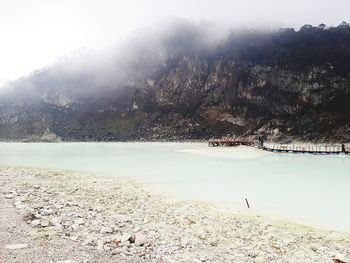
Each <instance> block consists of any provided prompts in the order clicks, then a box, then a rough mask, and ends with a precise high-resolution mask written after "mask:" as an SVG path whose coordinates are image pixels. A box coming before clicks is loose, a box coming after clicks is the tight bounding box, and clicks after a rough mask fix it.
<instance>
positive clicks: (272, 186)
mask: <svg viewBox="0 0 350 263" xmlns="http://www.w3.org/2000/svg"><path fill="white" fill-rule="evenodd" d="M187 149H196V151H197V152H199V151H202V150H203V151H206V152H208V151H211V156H206V155H200V154H193V153H192V154H191V153H185V152H182V151H183V150H187ZM215 151H216V150H215V148H211V149H210V150H208V147H207V144H204V143H203V144H201V143H178V144H175V143H164V144H163V143H58V144H45V143H29V144H26V143H0V165H3V166H24V167H38V168H59V169H68V170H75V171H83V172H90V173H96V174H108V175H115V176H130V177H133V178H135V179H136V180H139V181H140V182H143V183H145V184H146V185H147V186H149V187H150V188H151V189H154V191H161V192H163V193H166V194H169V195H173V196H176V197H179V198H183V199H192V200H202V201H210V202H214V203H220V204H226V205H232V206H233V207H235V208H238V209H244V207H245V202H244V199H245V198H248V199H249V201H250V203H251V206H252V208H253V211H254V212H258V213H265V214H266V213H267V214H270V215H275V216H278V217H282V218H289V219H292V220H294V221H296V222H304V223H306V224H309V225H314V226H320V227H325V228H330V229H337V230H342V231H350V189H349V188H350V156H314V155H293V154H266V155H265V154H262V155H259V154H258V155H256V154H253V153H249V152H248V153H241V154H239V155H237V154H235V155H230V154H229V153H227V154H226V155H225V156H223V155H222V154H220V155H218V156H215Z"/></svg>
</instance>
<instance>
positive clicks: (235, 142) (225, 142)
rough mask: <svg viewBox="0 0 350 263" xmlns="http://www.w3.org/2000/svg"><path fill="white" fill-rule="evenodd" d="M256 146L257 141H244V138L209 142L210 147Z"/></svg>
mask: <svg viewBox="0 0 350 263" xmlns="http://www.w3.org/2000/svg"><path fill="white" fill-rule="evenodd" d="M254 144H255V141H253V140H249V139H244V138H221V139H210V140H209V142H208V145H209V147H215V146H238V145H246V146H252V145H254Z"/></svg>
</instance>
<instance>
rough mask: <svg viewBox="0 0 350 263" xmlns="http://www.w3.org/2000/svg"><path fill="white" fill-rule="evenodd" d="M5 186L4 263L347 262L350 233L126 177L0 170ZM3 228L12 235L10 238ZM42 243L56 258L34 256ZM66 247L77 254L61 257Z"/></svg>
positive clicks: (0, 255)
mask: <svg viewBox="0 0 350 263" xmlns="http://www.w3.org/2000/svg"><path fill="white" fill-rule="evenodd" d="M0 184H1V189H2V190H1V191H0V200H1V202H2V203H3V204H6V206H4V205H3V206H2V207H8V209H10V208H11V209H12V211H13V213H17V215H18V216H19V217H18V218H17V220H16V219H15V218H14V219H12V218H7V217H8V216H11V215H10V214H9V215H6V213H2V217H1V218H0V223H1V224H0V233H4V234H5V235H4V236H6V237H8V238H7V239H6V238H5V239H6V240H0V259H4V260H5V261H4V262H17V261H15V260H14V259H13V256H14V255H15V256H16V257H17V258H18V257H19V258H21V257H22V258H23V259H30V258H32V259H33V258H34V259H35V260H34V261H35V262H49V261H52V262H60V261H61V262H63V261H62V260H71V261H70V262H91V263H92V262H106V261H111V260H113V261H116V262H160V263H161V262H162V263H173V262H276V261H279V262H331V261H332V259H335V258H337V259H341V260H343V261H345V262H346V260H349V259H350V251H349V249H348V248H349V247H350V235H349V234H347V233H341V232H336V231H327V230H322V229H317V228H312V227H307V226H303V225H301V224H295V223H290V222H288V221H284V220H282V221H275V220H270V219H267V218H266V217H263V216H258V215H248V214H244V213H233V212H232V211H225V210H221V209H219V208H218V207H215V205H213V204H209V203H207V202H194V201H192V202H191V201H175V200H168V199H166V198H163V197H161V196H159V195H154V194H151V193H150V192H148V191H147V190H145V187H143V186H142V184H140V183H135V181H134V180H132V179H130V178H128V177H125V178H119V177H111V176H96V175H92V174H84V173H78V172H69V171H59V170H48V169H45V170H44V169H28V168H11V167H7V168H5V167H0ZM2 209H4V208H2ZM2 212H4V211H2ZM12 221H13V222H12ZM6 223H7V224H10V223H14V224H15V227H14V228H10V230H11V231H9V229H8V225H5V224H6ZM16 233H17V234H16ZM17 239H19V240H17ZM22 239H23V240H22ZM9 243H11V244H9ZM42 243H45V245H44V247H45V248H46V249H48V250H49V251H52V254H50V255H46V254H45V253H44V254H43V253H35V252H37V250H38V249H39V248H40V249H42V245H41V244H42ZM9 245H22V246H24V247H23V248H17V249H16V246H15V248H13V249H10V248H9V247H8V246H9ZM58 245H59V247H57V246H58ZM67 245H69V247H72V248H74V251H71V250H70V249H69V247H67V251H68V252H63V251H64V250H62V247H63V248H64V247H65V246H67ZM17 247H18V246H17ZM57 249H58V250H57ZM59 251H61V252H59ZM23 262H25V261H23Z"/></svg>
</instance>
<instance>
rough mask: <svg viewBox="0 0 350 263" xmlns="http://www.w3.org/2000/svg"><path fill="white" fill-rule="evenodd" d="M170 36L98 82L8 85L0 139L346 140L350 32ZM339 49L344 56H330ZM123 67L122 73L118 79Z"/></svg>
mask: <svg viewBox="0 0 350 263" xmlns="http://www.w3.org/2000/svg"><path fill="white" fill-rule="evenodd" d="M195 30H197V28H195ZM196 32H197V31H196ZM187 33H188V32H187ZM192 33H193V32H192ZM190 35H191V36H192V35H195V34H190ZM320 37H321V38H322V37H323V38H324V42H325V43H326V44H325V43H324V42H322V43H323V44H322V43H318V42H317V41H318V40H319V39H320ZM178 38H179V36H178V35H175V36H174V35H171V38H170V39H171V44H172V45H170V47H169V45H164V42H165V43H168V42H166V41H164V38H161V39H162V44H163V46H162V49H161V50H158V49H156V50H154V51H152V52H153V53H152V52H150V51H145V50H144V49H142V52H141V54H142V57H137V56H134V57H133V59H132V60H128V61H127V62H123V61H120V60H119V61H118V60H116V61H118V63H116V65H115V66H114V67H112V69H106V72H104V76H105V79H109V81H105V82H104V84H100V83H98V82H97V81H96V77H95V76H94V75H93V74H88V73H86V72H83V73H84V74H81V73H79V74H76V75H73V77H72V75H70V76H69V78H68V77H67V73H66V72H63V73H62V72H61V73H60V74H53V72H54V69H47V70H46V71H44V72H41V73H40V74H41V75H40V74H39V73H38V74H35V75H34V76H32V77H31V79H30V85H29V84H28V79H26V80H21V81H20V82H17V83H15V84H14V85H13V87H12V88H9V89H8V90H7V91H6V92H4V93H3V94H2V96H1V99H0V100H1V105H0V137H1V138H3V139H12V140H58V139H62V140H83V141H85V140H98V141H100V140H103V141H111V140H194V139H208V138H210V137H221V136H257V135H259V136H264V137H266V139H272V140H281V141H290V140H303V141H344V142H349V141H350V117H349V111H350V74H349V72H350V66H349V61H350V27H346V26H344V25H343V27H337V28H331V29H324V28H322V29H321V28H314V27H311V28H309V27H308V28H307V29H305V28H304V29H302V30H300V31H297V32H295V31H290V30H284V31H282V32H272V33H264V34H257V33H250V34H247V35H245V36H241V35H239V36H237V35H234V34H233V33H231V35H230V36H229V37H228V38H227V39H225V41H221V42H218V43H216V45H215V46H211V47H210V48H208V47H205V48H202V47H198V43H195V44H193V43H192V42H191V43H190V44H188V45H189V46H190V47H191V48H190V49H188V46H186V49H185V50H184V49H181V50H180V51H179V50H176V51H174V49H173V48H172V46H173V43H174V39H178ZM328 38H330V40H329V41H331V44H332V45H331V46H329V44H327V43H328V42H327V41H325V40H328ZM180 39H182V38H180ZM186 39H187V38H186ZM196 39H198V37H196ZM237 39H238V40H237ZM315 39H316V40H317V41H316V40H315ZM166 40H167V41H169V38H166ZM201 40H202V39H201ZM314 41H316V44H317V46H314V44H315V43H314ZM177 46H178V45H177ZM338 46H341V50H343V51H344V50H345V51H347V53H344V52H342V53H341V54H338V52H339V49H340V47H338ZM147 52H150V53H147ZM310 52H311V53H313V55H312V56H310ZM325 52H326V54H325ZM135 57H136V58H137V59H135ZM344 57H345V59H344ZM346 58H348V59H349V60H346ZM150 59H151V62H150V63H148V61H150ZM305 60H306V61H305ZM130 61H131V62H130ZM120 63H122V65H120ZM121 68H122V70H124V71H126V72H128V73H125V72H124V73H123V78H120V77H118V80H120V79H122V81H116V79H117V78H114V77H113V76H115V75H118V74H119V75H120V74H121V73H120V72H121ZM126 69H127V70H126ZM63 80H64V81H63ZM79 90H83V92H79Z"/></svg>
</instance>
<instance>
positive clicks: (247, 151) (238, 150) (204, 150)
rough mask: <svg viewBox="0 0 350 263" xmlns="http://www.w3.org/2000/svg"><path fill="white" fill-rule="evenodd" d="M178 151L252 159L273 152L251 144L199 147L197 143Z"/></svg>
mask: <svg viewBox="0 0 350 263" xmlns="http://www.w3.org/2000/svg"><path fill="white" fill-rule="evenodd" d="M177 152H181V153H188V154H197V155H203V156H210V157H219V158H233V159H252V158H257V157H262V156H266V155H269V154H272V153H270V152H266V151H262V150H260V149H257V148H254V147H250V146H237V147H203V146H201V147H198V146H196V144H193V147H192V148H188V149H180V150H177Z"/></svg>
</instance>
